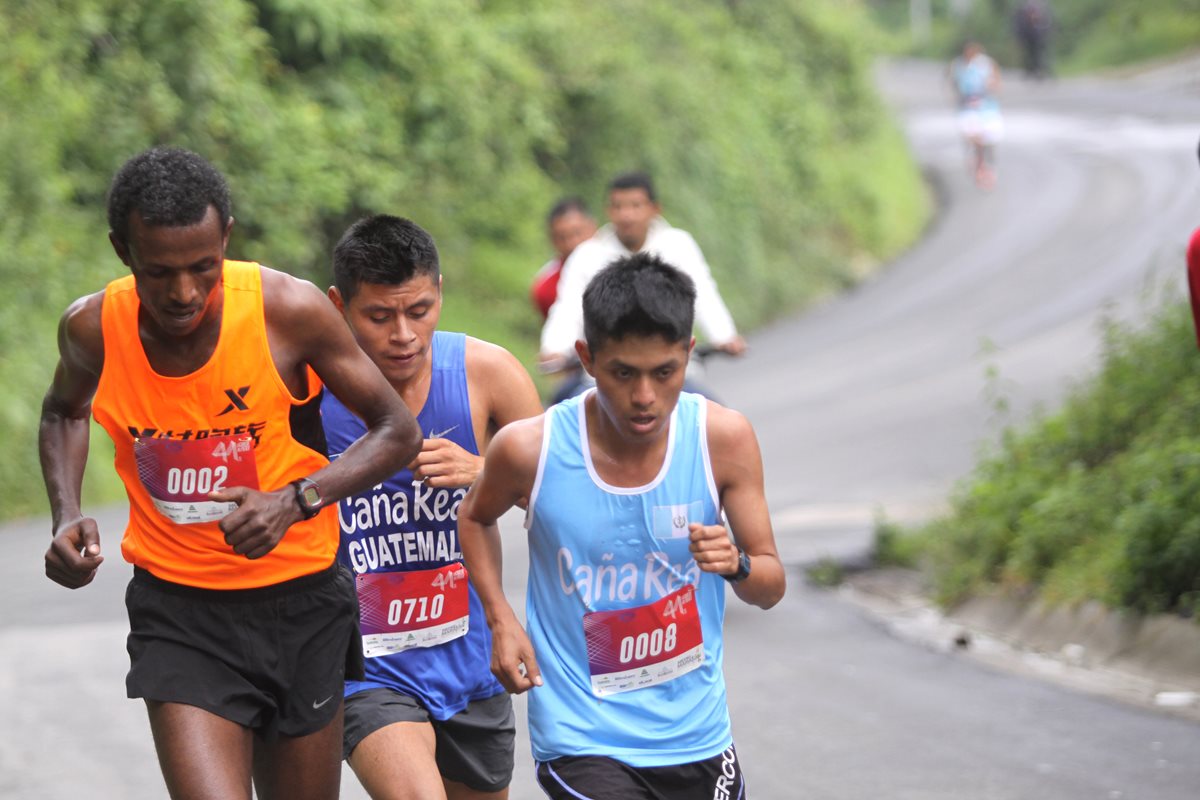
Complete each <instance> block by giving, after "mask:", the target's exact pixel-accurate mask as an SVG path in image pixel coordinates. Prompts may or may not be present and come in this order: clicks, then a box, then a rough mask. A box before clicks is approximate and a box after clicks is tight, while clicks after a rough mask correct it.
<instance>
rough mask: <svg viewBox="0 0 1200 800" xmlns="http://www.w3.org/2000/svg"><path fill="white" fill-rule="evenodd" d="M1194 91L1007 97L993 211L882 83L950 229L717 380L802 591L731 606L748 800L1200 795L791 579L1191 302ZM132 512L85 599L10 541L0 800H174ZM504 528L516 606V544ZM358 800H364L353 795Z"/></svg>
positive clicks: (758, 341) (933, 105)
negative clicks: (159, 728) (159, 726)
mask: <svg viewBox="0 0 1200 800" xmlns="http://www.w3.org/2000/svg"><path fill="white" fill-rule="evenodd" d="M1197 74H1200V70H1198V69H1197V68H1196V66H1195V64H1186V65H1183V66H1181V67H1170V68H1166V69H1162V70H1158V71H1156V72H1155V73H1153V74H1151V75H1148V76H1135V77H1131V78H1122V79H1119V80H1114V79H1109V80H1100V79H1091V80H1086V81H1072V82H1066V81H1063V82H1057V83H1053V84H1047V85H1024V84H1021V83H1019V82H1016V81H1011V82H1010V83H1009V85H1008V87H1007V91H1006V95H1005V114H1006V123H1007V126H1008V131H1007V139H1006V141H1005V142H1004V144H1003V145H1002V149H1001V153H1000V156H1001V161H1000V180H999V184H998V186H997V188H996V189H995V190H994V191H992V192H990V193H983V192H979V191H977V190H976V189H975V188H974V187H973V186H972V185H971V183H970V181H969V179H968V175H967V172H966V169H965V167H964V162H963V154H962V151H961V149H960V148H959V144H958V141H957V137H956V134H955V128H954V120H953V116H952V113H951V112H950V110H949V98H948V96H947V94H946V92H945V90H944V87H943V86H942V84H941V81H940V77H939V74H938V71H937V69H936V68H933V67H930V66H928V65H920V64H893V65H890V66H889V67H888V68H887V69H886V70H883V71H882V72H881V85H882V86H883V87H884V90H885V93H886V96H887V97H888V98H889V101H890V102H892V103H893V104H894V105H895V106H896V107H897V109H898V110H899V112H900V113H901V115H902V119H903V124H904V126H905V129H906V130H907V132H908V134H909V136H910V139H911V141H912V144H913V149H914V152H915V153H916V154H917V157H918V159H919V160H920V162H921V163H922V165H923V166H924V167H925V169H926V171H927V172H928V174H929V176H930V178H931V181H932V182H933V184H934V185H935V186H937V187H938V194H939V197H940V201H941V204H942V211H941V213H940V214H939V216H938V219H937V221H936V222H935V223H934V224H933V226H932V227H931V229H930V231H929V232H928V235H927V236H926V237H925V239H924V240H923V241H922V242H921V243H920V244H919V245H918V246H917V247H915V248H914V249H913V250H912V251H911V252H910V253H908V254H907V255H906V256H904V257H903V258H901V259H899V260H898V261H897V262H896V263H894V264H891V265H889V266H888V267H887V268H886V269H884V270H883V271H881V272H880V274H879V275H878V277H876V278H875V279H873V280H871V281H868V282H867V283H865V284H864V285H862V286H861V287H859V288H858V289H856V290H855V291H853V292H851V293H850V294H848V295H846V296H844V297H841V298H837V299H835V300H832V301H831V302H829V303H827V304H824V305H823V306H821V307H820V308H817V309H815V310H813V311H812V312H810V313H808V314H805V315H803V316H801V317H799V318H798V319H795V320H790V321H787V322H784V323H781V324H778V325H775V326H772V327H770V328H769V329H767V330H764V331H761V332H759V333H758V334H756V335H755V336H754V337H752V339H751V346H752V350H751V353H750V355H749V356H748V357H746V358H744V359H741V360H737V361H728V362H721V363H713V364H712V365H711V367H710V372H709V383H710V384H711V385H712V387H713V388H714V389H715V390H716V391H717V392H718V393H719V394H720V395H721V396H722V398H723V399H724V400H726V401H727V402H728V403H729V404H730V405H733V406H735V407H737V408H739V409H741V410H743V411H744V412H745V413H746V414H747V415H748V416H749V417H750V419H751V421H752V422H753V423H754V424H755V426H756V429H757V431H758V435H759V439H760V441H761V442H762V445H763V452H764V458H765V461H766V468H767V481H768V487H767V488H768V497H769V500H770V502H771V505H772V509H773V513H774V517H775V519H776V526H777V533H778V538H779V542H780V549H781V553H782V554H783V556H784V559H785V561H786V562H787V563H788V565H789V567H790V585H789V593H788V596H787V597H786V598H785V599H784V601H783V602H782V603H781V604H780V605H779V606H778V607H777V608H776V609H774V610H772V611H770V612H765V613H764V612H761V611H759V610H757V609H752V608H749V607H746V606H743V605H741V604H738V603H736V602H732V603H731V604H730V609H729V613H728V618H727V622H726V635H727V646H726V665H725V667H726V674H727V677H728V682H729V695H730V702H731V708H732V713H733V720H734V734H735V738H736V741H737V744H738V750H739V755H740V758H741V760H742V762H743V766H744V768H745V770H746V773H747V776H748V785H749V790H750V794H751V795H752V796H753V797H755V798H877V797H887V798H913V799H918V798H919V799H921V800H925V799H927V798H928V799H936V798H980V799H987V800H992V799H995V800H1001V799H1003V800H1019V799H1020V800H1023V799H1024V798H1033V797H1050V798H1055V799H1056V800H1074V799H1075V798H1079V799H1080V800H1082V799H1083V798H1089V799H1091V798H1109V799H1110V800H1118V799H1120V800H1127V799H1132V798H1147V799H1153V800H1175V798H1179V799H1180V800H1183V799H1184V798H1187V799H1188V800H1194V799H1195V798H1196V797H1197V796H1198V795H1200V726H1197V725H1195V724H1193V723H1189V722H1185V721H1182V720H1179V719H1175V718H1171V717H1168V716H1163V715H1157V714H1154V713H1151V712H1146V711H1141V710H1137V709H1133V708H1130V707H1126V706H1123V705H1119V704H1117V703H1115V702H1111V701H1105V700H1102V699H1097V698H1095V697H1092V696H1088V695H1084V694H1078V693H1074V692H1071V691H1068V690H1065V689H1061V688H1057V687H1053V686H1050V685H1047V684H1043V683H1039V682H1036V681H1030V680H1028V679H1024V678H1018V677H1015V676H1012V675H1008V674H1004V673H1000V672H995V671H992V670H989V669H987V668H984V667H981V666H980V665H978V664H976V663H974V662H972V661H969V660H966V659H963V658H961V657H958V656H956V655H954V654H953V653H946V652H940V651H936V650H932V649H925V648H921V647H918V646H914V645H912V644H910V643H907V642H905V641H901V640H899V639H897V638H894V637H893V636H891V635H889V634H888V632H887V631H886V630H885V629H884V628H883V627H881V626H880V625H878V624H877V623H875V622H874V621H873V620H872V619H871V618H870V617H869V616H867V615H865V614H864V613H863V612H861V611H860V610H858V609H857V608H855V607H853V606H851V605H848V604H846V603H844V602H842V601H841V600H839V599H838V598H837V596H836V595H834V594H829V593H825V592H822V591H819V590H815V589H810V588H808V587H806V586H805V585H804V584H803V581H802V579H801V566H802V565H803V564H805V563H809V562H811V561H814V560H816V559H818V558H821V557H824V556H832V557H839V558H842V557H851V556H853V555H855V554H860V553H862V552H863V551H864V550H865V548H866V546H867V544H868V543H869V539H870V530H871V521H872V518H873V516H874V515H876V514H877V513H884V514H887V515H888V516H890V517H893V518H896V519H916V518H921V517H923V516H926V515H928V514H930V513H932V512H933V511H935V510H936V509H937V508H938V507H939V506H940V505H941V504H942V503H943V502H944V498H945V497H946V494H947V492H948V491H949V490H950V489H951V488H952V486H953V484H954V482H955V481H956V480H957V479H959V478H960V477H961V476H962V475H963V474H965V473H966V472H967V471H968V470H969V469H970V466H971V464H972V463H973V460H974V456H975V454H976V453H977V452H978V451H979V448H981V447H983V446H985V444H986V442H987V441H988V440H989V438H990V437H991V436H993V435H994V434H995V433H996V431H997V430H998V429H999V427H1000V426H1001V425H1002V424H1004V423H1005V422H1007V421H1012V420H1019V419H1022V418H1024V417H1025V416H1027V415H1028V414H1029V413H1030V412H1031V411H1032V410H1034V409H1035V408H1037V407H1039V406H1048V407H1052V406H1053V404H1054V403H1055V402H1056V401H1057V400H1059V399H1060V398H1061V397H1062V395H1063V393H1064V392H1065V391H1066V390H1067V389H1068V387H1069V386H1070V384H1071V382H1072V381H1074V380H1078V379H1079V378H1081V377H1082V376H1084V375H1086V374H1087V373H1088V372H1089V371H1090V370H1091V369H1094V366H1095V359H1096V354H1097V352H1098V350H1099V342H1100V336H1099V323H1100V320H1101V319H1102V317H1103V316H1104V315H1106V314H1107V315H1111V316H1115V317H1117V318H1121V319H1126V320H1137V319H1140V318H1142V317H1144V316H1145V315H1146V314H1147V313H1148V309H1151V308H1152V307H1153V305H1154V298H1155V297H1156V296H1157V295H1158V294H1159V293H1160V292H1162V291H1179V290H1180V287H1181V280H1180V279H1181V275H1182V266H1181V265H1182V252H1183V243H1184V242H1185V241H1186V236H1187V234H1188V233H1189V232H1190V230H1191V228H1192V227H1194V225H1195V224H1197V223H1200V191H1198V185H1200V181H1198V177H1200V173H1198V171H1197V168H1196V157H1195V145H1196V134H1197V129H1196V125H1195V120H1197V119H1200V91H1198V81H1197V79H1196V76H1197ZM989 374H990V375H992V376H993V377H989ZM996 397H1002V398H1003V399H1004V401H1005V405H1006V406H1007V409H1008V410H1007V411H1004V412H1001V411H999V410H998V407H997V404H996V403H995V402H994V400H995V398H996ZM123 516H124V511H123V510H122V509H112V510H108V511H104V512H102V513H100V514H98V517H99V519H100V523H101V531H102V536H104V542H105V545H106V553H107V557H108V561H107V562H106V563H105V565H104V566H103V567H102V569H101V572H100V575H99V577H98V578H97V580H96V582H95V583H94V584H93V585H92V586H90V587H88V588H86V589H84V590H82V591H78V592H68V591H66V590H64V589H61V588H59V587H57V586H54V585H52V584H51V583H49V582H48V581H46V580H45V579H44V578H43V577H42V576H41V567H40V565H41V556H42V553H43V551H44V549H45V546H46V543H47V540H48V523H47V522H45V521H44V520H31V521H28V522H23V523H12V524H9V525H6V526H3V527H0V603H2V607H3V609H4V614H3V616H2V617H0V704H3V709H4V713H3V715H2V716H0V796H2V797H6V798H7V797H20V798H26V797H28V798H47V800H49V799H52V798H77V797H88V798H131V799H133V800H138V799H140V798H151V797H161V796H163V795H164V789H163V785H162V781H161V778H160V776H159V772H158V767H157V763H156V761H155V758H154V753H153V746H152V743H151V741H150V735H149V729H148V726H147V724H146V720H145V712H144V710H143V708H142V706H141V704H140V703H137V702H132V701H129V700H126V699H125V697H124V681H123V676H124V673H125V670H126V668H127V660H126V656H125V653H124V635H125V633H126V631H127V625H126V622H125V619H124V610H123V604H122V592H123V590H124V585H125V583H126V582H127V580H128V577H129V574H130V573H129V569H128V567H127V566H126V565H125V564H124V563H123V562H121V561H120V560H119V555H118V553H117V547H116V545H117V541H118V538H119V531H120V529H121V527H122V524H123ZM506 523H507V524H506V525H505V527H504V530H505V533H506V565H507V568H508V569H507V574H506V584H507V585H508V586H509V587H510V589H511V592H512V595H513V596H514V597H515V596H518V595H519V594H520V592H521V589H522V584H523V577H524V575H523V543H522V537H521V529H520V527H519V525H517V524H516V520H515V518H508V519H507V520H506ZM519 706H521V710H520V711H519V717H523V705H522V704H521V703H519ZM524 731H525V728H524V724H523V720H522V723H521V729H520V731H519V735H518V742H519V748H520V749H519V751H518V768H517V774H516V776H515V778H514V783H513V789H512V794H511V797H512V798H514V800H521V799H522V798H534V797H539V796H541V794H540V792H539V791H538V790H537V789H536V788H535V787H534V784H533V782H532V777H531V776H532V769H531V764H530V762H529V756H528V744H527V742H526V741H525V733H524ZM343 786H344V792H343V796H345V797H356V798H357V797H363V796H364V795H363V793H362V791H361V789H359V788H358V786H357V784H356V782H355V780H354V778H353V776H352V775H350V774H349V772H348V771H347V773H346V774H345V776H344V780H343Z"/></svg>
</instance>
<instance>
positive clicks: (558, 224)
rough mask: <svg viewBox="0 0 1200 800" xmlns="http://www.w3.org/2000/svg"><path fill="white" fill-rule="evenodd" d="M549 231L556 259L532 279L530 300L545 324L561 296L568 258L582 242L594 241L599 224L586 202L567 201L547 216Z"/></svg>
mask: <svg viewBox="0 0 1200 800" xmlns="http://www.w3.org/2000/svg"><path fill="white" fill-rule="evenodd" d="M546 229H547V232H548V233H549V235H550V244H551V245H552V246H553V247H554V252H555V256H554V258H552V259H550V260H549V261H547V262H546V264H545V265H544V266H543V267H542V268H541V269H540V270H538V272H537V274H536V275H534V276H533V286H531V287H530V289H529V296H530V298H531V299H532V300H533V304H534V305H535V306H537V308H538V311H540V312H542V319H543V320H544V319H545V318H546V315H547V314H549V313H550V306H552V305H554V298H555V297H557V296H558V278H559V275H560V273H561V272H562V267H563V264H564V263H566V261H567V256H569V255H571V252H572V251H573V250H574V249H575V248H576V247H578V246H579V244H580V243H581V242H583V241H584V240H586V239H590V238H591V237H592V234H594V233H595V232H596V220H595V219H593V218H592V215H591V214H590V213H588V209H587V206H586V205H585V204H584V202H583V200H581V199H580V198H578V197H567V198H564V199H562V200H559V201H558V202H557V203H555V204H554V207H553V208H551V209H550V213H549V214H547V215H546Z"/></svg>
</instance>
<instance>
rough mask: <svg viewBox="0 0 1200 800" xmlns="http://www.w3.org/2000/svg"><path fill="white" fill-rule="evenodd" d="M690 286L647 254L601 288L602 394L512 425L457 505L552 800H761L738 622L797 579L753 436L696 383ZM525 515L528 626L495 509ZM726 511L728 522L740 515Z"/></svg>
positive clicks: (597, 328)
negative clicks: (726, 666)
mask: <svg viewBox="0 0 1200 800" xmlns="http://www.w3.org/2000/svg"><path fill="white" fill-rule="evenodd" d="M695 301H696V291H695V287H694V285H693V284H692V281H691V279H689V278H688V277H687V276H686V275H684V274H683V273H682V272H680V271H679V270H677V269H675V268H674V267H672V266H670V265H669V264H667V263H665V262H664V261H662V260H661V259H659V258H658V257H656V256H653V255H650V254H646V253H638V254H635V255H631V256H628V257H625V258H621V259H618V260H617V261H615V262H613V263H612V264H611V265H609V266H608V267H605V268H604V269H603V270H601V271H600V272H599V273H598V274H597V275H596V277H595V278H593V279H592V282H591V283H590V284H589V285H588V288H587V290H586V291H585V292H584V295H583V314H584V330H585V335H586V341H583V342H579V343H577V344H576V352H577V353H578V354H579V359H580V363H581V364H582V365H583V368H584V369H585V370H586V371H587V372H588V374H589V375H591V376H592V377H593V378H595V381H596V386H595V388H594V389H592V390H591V391H589V392H588V393H586V394H584V395H582V396H580V397H578V398H576V399H572V400H568V401H565V402H563V403H561V404H559V405H556V406H553V407H551V408H550V410H548V411H547V412H546V413H545V414H544V415H542V416H541V417H540V418H537V419H528V420H521V421H519V422H514V423H512V424H511V425H508V426H506V427H505V428H504V429H503V430H501V431H500V432H499V433H498V434H497V435H496V438H495V439H494V440H493V441H492V443H491V445H490V446H489V448H488V452H487V457H486V462H485V464H484V468H483V471H482V472H480V474H479V479H478V480H477V481H476V482H475V484H474V485H473V486H472V487H471V489H470V491H469V492H467V496H466V497H465V498H463V502H462V505H461V507H460V508H459V518H458V531H459V537H460V540H461V543H462V548H463V554H464V556H465V557H466V563H467V565H468V567H469V569H470V570H471V581H472V583H473V584H474V586H475V588H476V590H477V591H478V592H479V599H480V602H481V603H482V604H483V608H484V613H485V616H486V618H487V620H488V624H489V626H490V627H491V630H492V664H493V667H494V669H495V672H496V677H497V678H498V679H499V680H500V682H501V683H502V684H503V685H504V687H505V688H506V689H508V690H509V691H510V692H513V693H519V692H529V729H530V738H531V745H532V750H533V755H534V758H535V759H536V760H537V781H538V785H539V787H540V788H541V789H542V790H543V791H544V792H545V793H546V794H547V796H549V797H550V798H551V799H552V800H580V798H587V800H694V798H699V797H703V798H709V797H712V798H730V799H733V798H736V799H737V800H744V798H745V797H746V784H745V781H744V779H743V776H742V773H741V766H740V762H739V760H738V753H737V750H736V748H735V747H734V746H733V740H734V737H733V731H732V727H731V725H730V719H729V710H728V706H727V703H726V696H725V679H724V675H723V672H722V660H723V650H724V647H723V644H722V626H723V623H724V617H725V600H726V597H727V592H728V591H729V588H730V587H732V590H733V593H734V594H735V595H736V597H737V599H738V600H740V601H742V602H745V603H749V604H752V605H756V606H759V607H761V608H770V607H771V606H773V605H775V604H776V603H778V602H779V600H780V599H781V598H782V597H783V593H784V589H785V584H786V579H785V577H784V572H783V565H782V564H781V563H780V561H779V554H778V552H777V551H776V548H775V537H774V533H773V532H772V530H771V519H770V514H769V512H768V510H767V503H766V497H765V496H764V492H763V475H762V454H761V453H760V451H759V448H758V441H757V438H756V437H755V435H754V429H753V428H752V427H751V426H750V423H749V422H748V421H747V420H746V418H745V417H744V416H742V415H741V414H739V413H737V412H736V411H733V410H730V409H727V408H723V407H722V406H720V405H718V404H716V403H714V402H712V401H710V400H706V399H704V398H703V397H701V396H699V395H695V394H691V393H688V392H684V391H683V384H684V376H685V371H686V369H687V362H688V356H689V354H690V352H691V349H692V347H693V346H694V344H695V341H694V339H692V322H693V317H694V307H695ZM520 505H523V506H525V508H526V527H527V529H528V541H529V582H528V591H527V594H526V613H525V617H526V619H525V623H524V624H522V622H521V621H520V620H519V619H518V618H517V614H516V612H515V611H514V610H513V608H512V605H511V604H510V603H509V601H508V599H507V598H506V597H505V594H504V584H503V576H502V574H501V560H502V559H501V554H502V552H503V551H502V546H501V542H500V530H499V526H498V524H497V520H498V519H499V518H500V516H501V515H502V514H504V513H505V512H506V511H507V510H508V509H510V508H511V507H513V506H520ZM726 520H728V521H726Z"/></svg>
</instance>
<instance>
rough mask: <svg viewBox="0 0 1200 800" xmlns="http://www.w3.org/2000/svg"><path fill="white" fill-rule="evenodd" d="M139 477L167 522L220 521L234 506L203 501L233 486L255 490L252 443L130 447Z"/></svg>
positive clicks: (150, 442) (226, 439) (169, 442)
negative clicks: (211, 494) (214, 493)
mask: <svg viewBox="0 0 1200 800" xmlns="http://www.w3.org/2000/svg"><path fill="white" fill-rule="evenodd" d="M133 454H134V458H135V460H136V461H137V469H138V477H139V478H140V479H141V481H142V486H144V487H146V492H147V493H148V494H149V495H150V499H151V500H152V501H153V502H154V507H155V508H157V509H158V513H160V514H162V515H163V516H164V517H166V518H167V519H169V520H171V521H172V522H177V523H180V524H185V525H186V524H192V523H197V522H213V521H215V520H219V519H221V518H222V517H224V516H225V515H226V514H228V513H229V512H230V511H233V510H234V509H235V508H237V504H236V503H218V502H215V501H213V500H209V499H208V493H209V492H219V491H221V490H222V489H227V488H231V487H234V486H245V487H247V488H250V489H257V488H258V469H257V467H256V466H255V461H254V440H253V438H252V437H250V436H249V435H241V436H210V437H208V438H206V439H189V440H186V441H184V440H181V439H143V438H138V439H134V441H133Z"/></svg>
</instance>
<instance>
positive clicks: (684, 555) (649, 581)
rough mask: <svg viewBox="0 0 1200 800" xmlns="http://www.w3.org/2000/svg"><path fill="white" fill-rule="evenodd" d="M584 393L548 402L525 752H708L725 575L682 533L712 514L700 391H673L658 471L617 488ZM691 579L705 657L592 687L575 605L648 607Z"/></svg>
mask: <svg viewBox="0 0 1200 800" xmlns="http://www.w3.org/2000/svg"><path fill="white" fill-rule="evenodd" d="M593 391H594V390H593ZM592 393H593V392H588V393H586V394H584V395H582V396H580V397H576V398H573V399H571V400H567V401H565V402H563V403H560V404H558V405H555V406H552V407H551V408H550V410H549V411H547V412H546V423H545V429H544V432H543V439H542V453H541V458H540V460H539V463H538V471H537V477H536V479H535V481H534V487H533V491H532V492H531V497H530V502H529V509H528V512H527V514H526V527H527V528H528V530H529V559H530V570H529V589H528V598H527V604H526V621H527V630H528V632H529V636H530V639H531V640H532V642H533V645H534V648H535V652H536V655H537V659H538V665H539V667H540V668H541V672H542V677H543V679H544V685H542V686H540V687H537V688H535V689H533V690H532V691H531V692H530V694H529V728H530V737H531V739H532V745H533V755H534V758H536V759H538V760H539V761H547V760H550V759H553V758H557V757H559V756H574V755H606V756H610V757H612V758H615V759H618V760H620V761H624V762H625V763H627V764H630V765H632V766H635V767H656V766H667V765H674V764H684V763H688V762H692V761H698V760H701V759H705V758H710V757H712V756H715V755H717V754H718V753H720V752H722V751H723V750H725V749H726V748H728V747H729V745H730V744H731V743H732V736H731V732H730V725H729V711H728V708H727V706H726V700H725V679H724V676H723V674H722V669H721V659H722V652H723V648H722V644H721V629H722V623H723V621H724V616H725V586H726V584H725V581H724V580H723V579H722V578H721V577H719V576H717V575H714V574H712V573H707V572H701V571H700V569H699V567H697V566H696V562H695V561H694V560H693V559H692V557H691V555H690V553H689V551H688V539H687V523H690V522H703V523H705V524H714V523H716V522H717V521H718V519H719V511H718V498H717V491H716V486H715V484H714V482H713V478H712V466H711V464H710V462H709V456H708V442H707V437H706V433H705V431H706V428H705V424H706V412H707V405H706V403H707V401H706V400H705V399H704V398H703V397H701V396H700V395H696V394H690V393H686V392H685V393H683V394H681V395H680V397H679V404H678V405H677V406H676V408H675V410H674V412H673V413H672V415H671V423H670V431H669V433H668V443H667V455H666V457H665V459H664V461H663V466H662V469H661V470H660V472H659V474H658V476H657V477H656V478H655V479H654V480H653V481H651V482H650V483H649V484H647V485H645V486H642V487H638V488H621V487H614V486H610V485H608V484H606V483H605V482H604V481H603V480H602V479H601V478H600V476H599V475H598V474H597V472H596V470H595V468H594V467H593V465H592V460H591V454H590V451H589V448H588V441H587V432H586V422H585V416H584V403H585V401H586V398H587V397H589V396H590V395H591V394H592ZM685 516H686V519H684V517H685ZM688 583H690V584H693V585H694V586H695V600H696V604H697V607H698V609H699V612H700V620H701V628H702V632H703V637H704V643H703V653H704V661H703V663H702V665H701V666H700V667H699V668H696V669H693V670H692V671H690V672H687V673H685V674H682V675H679V676H678V677H675V678H674V679H673V680H670V681H668V682H665V683H659V684H655V685H651V686H645V687H643V688H638V689H633V690H631V691H625V692H621V693H618V694H606V695H604V696H603V697H598V696H596V694H594V693H593V688H592V674H591V670H590V669H589V654H588V648H587V643H586V640H585V636H584V629H583V618H584V615H585V614H587V613H588V612H590V611H610V610H615V609H628V608H631V607H635V606H643V605H646V604H648V603H652V602H654V601H657V600H660V599H662V598H663V597H665V596H667V595H668V594H670V593H672V592H674V591H676V590H678V589H680V588H682V587H684V586H686V585H687V584H688ZM593 655H594V654H593Z"/></svg>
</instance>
